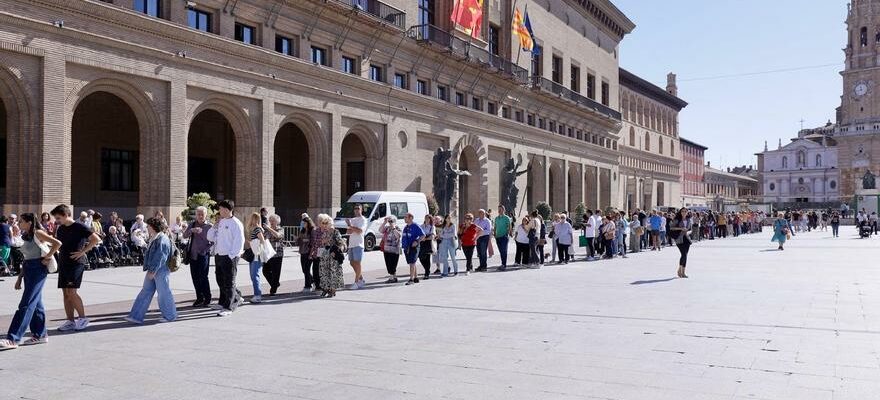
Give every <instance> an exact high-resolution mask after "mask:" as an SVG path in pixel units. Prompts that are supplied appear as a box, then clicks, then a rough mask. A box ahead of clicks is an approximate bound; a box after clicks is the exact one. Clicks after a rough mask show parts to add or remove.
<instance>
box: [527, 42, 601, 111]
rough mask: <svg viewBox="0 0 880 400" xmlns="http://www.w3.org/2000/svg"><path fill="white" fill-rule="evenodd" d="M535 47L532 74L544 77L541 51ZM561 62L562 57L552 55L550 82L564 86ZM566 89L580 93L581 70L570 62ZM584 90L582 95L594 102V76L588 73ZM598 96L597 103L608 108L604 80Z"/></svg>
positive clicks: (539, 47)
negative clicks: (585, 90)
mask: <svg viewBox="0 0 880 400" xmlns="http://www.w3.org/2000/svg"><path fill="white" fill-rule="evenodd" d="M537 47H538V50H537V51H536V54H535V55H534V56H533V58H532V74H533V75H535V76H544V71H543V65H544V60H543V49H541V46H537ZM563 62H564V61H563V59H562V57H561V56H558V55H556V54H554V55H553V58H552V59H551V61H550V68H551V71H550V80H551V81H553V82H556V83H558V84H560V85H564V84H563V82H562V80H563V78H562V72H563V68H564V67H563ZM568 88H569V89H571V90H572V91H573V92H576V93H581V68H580V67H579V66H577V65H575V64H574V62H571V66H570V69H569V86H568ZM586 89H587V92H586V93H584V95H585V96H587V98H589V99H590V100H594V101H595V100H596V75H594V74H592V73H589V72H588V73H587V87H586ZM599 94H600V96H601V98H600V99H599V101H600V102H601V103H602V105H604V106H609V104H610V102H611V85H610V84H609V83H608V82H605V81H604V80H603V81H602V83H601V89H600V93H599Z"/></svg>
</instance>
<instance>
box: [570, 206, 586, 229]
mask: <svg viewBox="0 0 880 400" xmlns="http://www.w3.org/2000/svg"><path fill="white" fill-rule="evenodd" d="M586 214H587V206H586V205H585V204H584V203H583V202H581V203H578V205H577V206H576V207H575V208H574V215H573V216H572V217H571V220H572V222H573V223H574V224H573V225H574V229H582V228H583V226H584V216H585V215H586Z"/></svg>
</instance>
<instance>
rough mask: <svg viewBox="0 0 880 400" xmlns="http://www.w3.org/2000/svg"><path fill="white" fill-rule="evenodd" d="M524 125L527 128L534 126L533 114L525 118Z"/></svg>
mask: <svg viewBox="0 0 880 400" xmlns="http://www.w3.org/2000/svg"><path fill="white" fill-rule="evenodd" d="M526 123H527V124H528V125H529V126H535V114H529V115H527V116H526Z"/></svg>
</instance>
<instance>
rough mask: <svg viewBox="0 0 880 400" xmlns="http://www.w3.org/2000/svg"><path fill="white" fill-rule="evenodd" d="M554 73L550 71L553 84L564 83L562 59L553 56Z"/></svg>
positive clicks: (552, 66)
mask: <svg viewBox="0 0 880 400" xmlns="http://www.w3.org/2000/svg"><path fill="white" fill-rule="evenodd" d="M551 68H552V71H550V75H551V78H552V79H553V82H556V83H562V57H557V56H553V60H552V65H551Z"/></svg>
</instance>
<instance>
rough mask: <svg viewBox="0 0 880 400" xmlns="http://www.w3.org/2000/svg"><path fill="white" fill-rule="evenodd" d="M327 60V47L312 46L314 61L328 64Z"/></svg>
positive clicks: (319, 63)
mask: <svg viewBox="0 0 880 400" xmlns="http://www.w3.org/2000/svg"><path fill="white" fill-rule="evenodd" d="M327 61H328V59H327V49H325V48H322V47H318V46H312V62H313V63H315V64H318V65H328V64H327Z"/></svg>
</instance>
